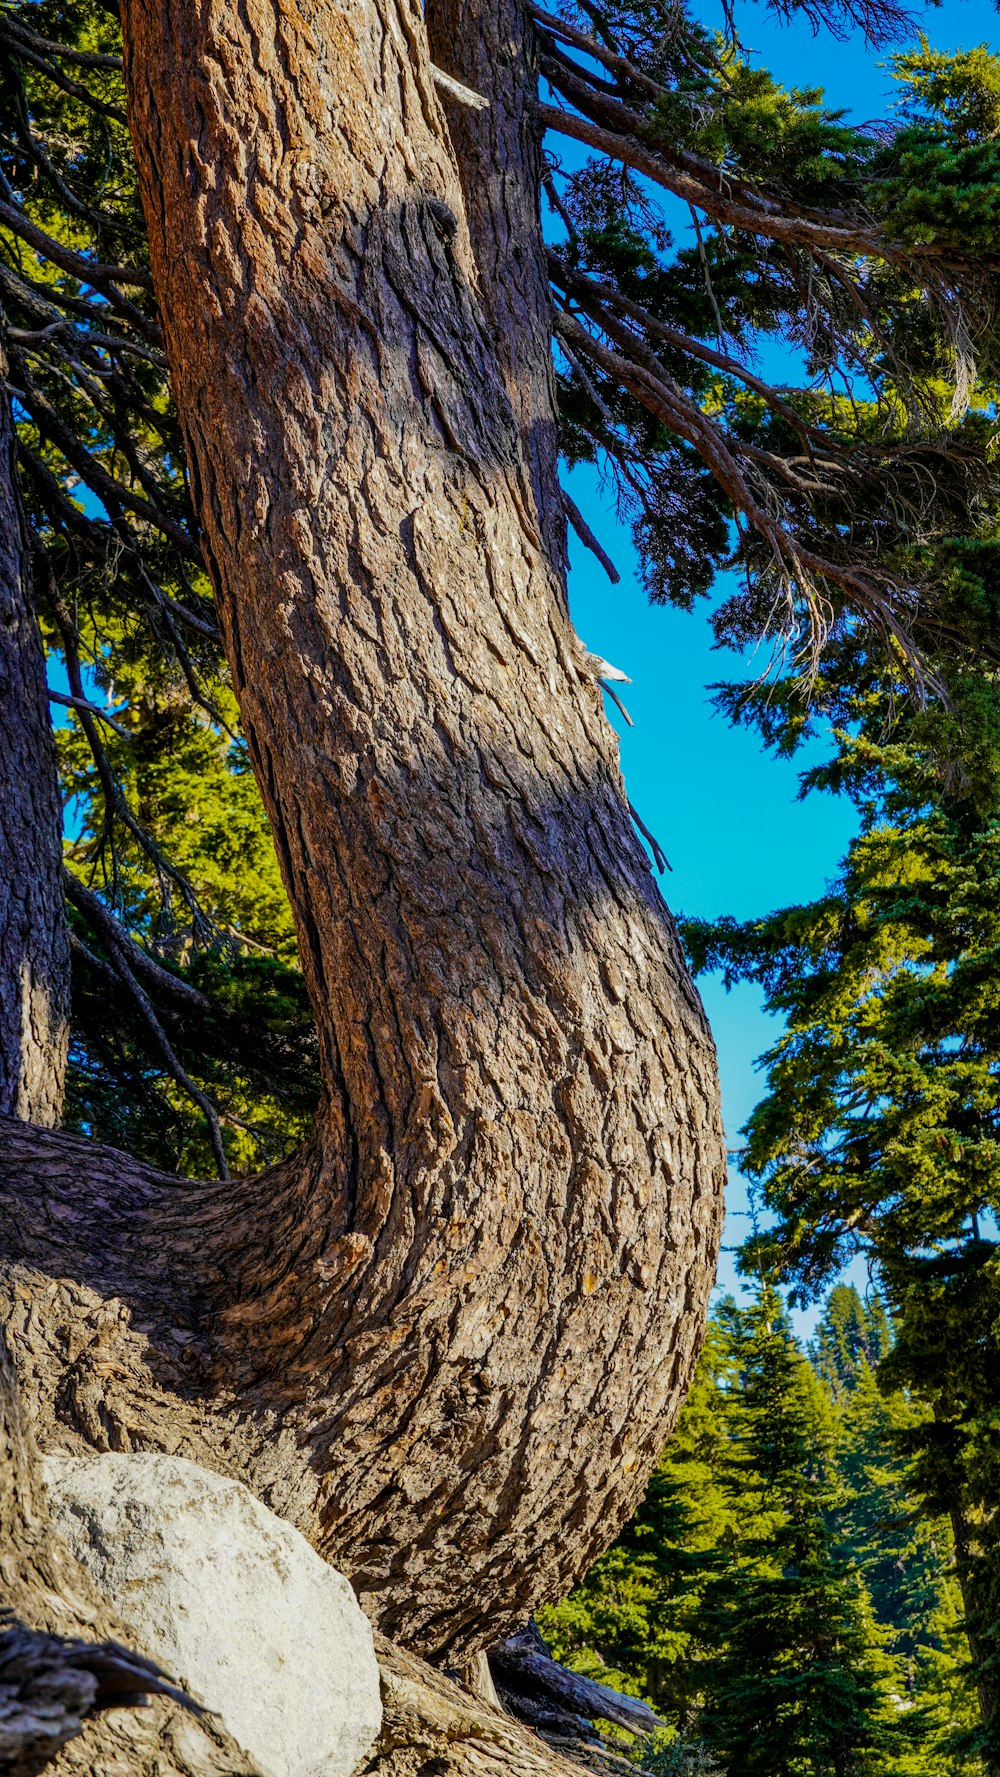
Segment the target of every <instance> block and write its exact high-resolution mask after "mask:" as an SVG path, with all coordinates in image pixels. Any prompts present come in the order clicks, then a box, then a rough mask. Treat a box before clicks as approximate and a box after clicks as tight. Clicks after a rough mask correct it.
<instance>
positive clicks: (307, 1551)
mask: <svg viewBox="0 0 1000 1777" xmlns="http://www.w3.org/2000/svg"><path fill="white" fill-rule="evenodd" d="M43 1473H44V1476H45V1483H46V1487H47V1489H48V1494H49V1501H50V1504H51V1507H52V1512H53V1515H54V1517H55V1520H56V1523H57V1525H58V1528H59V1531H60V1533H61V1535H62V1537H63V1538H64V1540H65V1541H66V1542H67V1543H68V1544H69V1546H70V1548H71V1549H72V1551H73V1553H74V1554H75V1555H76V1556H77V1558H78V1559H79V1560H80V1561H81V1562H83V1564H84V1566H85V1567H88V1568H89V1569H90V1572H91V1573H92V1574H93V1576H94V1578H95V1580H96V1581H97V1584H98V1586H99V1587H100V1588H101V1590H102V1592H104V1594H105V1595H106V1597H108V1598H109V1599H110V1600H111V1602H112V1603H113V1604H114V1606H115V1608H116V1610H117V1611H118V1614H119V1616H120V1617H121V1618H122V1621H123V1622H124V1623H125V1624H126V1625H127V1627H128V1629H129V1630H130V1632H131V1633H132V1635H133V1636H134V1638H135V1641H136V1644H137V1646H139V1647H140V1648H142V1649H143V1651H144V1652H146V1653H147V1654H150V1655H151V1656H152V1657H153V1659H155V1660H158V1661H159V1662H160V1663H161V1665H162V1666H164V1668H165V1669H166V1670H167V1671H168V1672H169V1673H170V1674H171V1676H172V1677H173V1678H174V1679H176V1680H177V1681H178V1682H179V1683H181V1684H183V1685H184V1687H185V1688H186V1689H187V1690H189V1691H190V1692H191V1693H192V1695H193V1696H195V1697H196V1698H198V1699H199V1701H201V1702H203V1703H204V1704H205V1707H206V1708H207V1709H210V1710H212V1711H214V1712H215V1713H216V1714H217V1715H219V1716H221V1717H222V1720H223V1721H224V1723H225V1725H226V1727H227V1728H228V1729H229V1732H230V1733H231V1734H232V1735H233V1736H234V1738H235V1739H236V1740H238V1741H239V1743H240V1745H241V1746H242V1747H243V1748H244V1750H245V1751H246V1752H248V1753H249V1754H250V1755H251V1757H252V1758H253V1759H254V1761H255V1762H256V1764H257V1765H258V1766H259V1767H260V1769H261V1771H262V1772H264V1773H266V1774H267V1777H350V1772H351V1771H352V1770H353V1769H354V1767H355V1766H356V1765H357V1764H358V1763H359V1762H360V1760H361V1759H362V1758H363V1757H364V1756H365V1754H366V1753H367V1752H368V1751H369V1749H370V1748H371V1746H372V1745H373V1743H374V1741H375V1739H376V1737H377V1735H378V1732H379V1728H380V1726H381V1715H382V1708H381V1700H380V1693H379V1675H378V1666H377V1664H376V1661H375V1650H374V1646H373V1643H372V1632H371V1626H370V1624H369V1623H368V1620H367V1618H366V1617H365V1616H364V1614H363V1612H362V1610H361V1608H360V1606H359V1604H358V1602H357V1599H356V1598H355V1596H354V1593H353V1591H352V1590H351V1587H350V1585H349V1584H348V1582H347V1580H345V1579H344V1577H343V1575H342V1574H339V1573H337V1572H336V1571H335V1570H334V1568H332V1567H330V1566H329V1565H328V1564H327V1563H326V1562H325V1561H324V1560H323V1559H322V1558H321V1556H319V1555H317V1554H316V1551H315V1550H314V1549H313V1548H311V1547H310V1545H309V1544H308V1543H307V1542H306V1539H305V1537H304V1536H301V1535H300V1533H299V1532H298V1531H297V1530H295V1529H294V1528H293V1526H292V1525H291V1524H288V1523H286V1522H285V1520H284V1519H283V1518H278V1517H276V1516H275V1514H274V1513H273V1512H271V1511H269V1510H268V1509H267V1507H266V1506H264V1505H262V1504H261V1502H260V1500H258V1499H256V1498H255V1497H254V1495H253V1494H252V1493H250V1492H249V1491H248V1489H247V1488H246V1487H243V1486H241V1485H240V1483H239V1482H238V1481H230V1480H226V1479H225V1478H224V1477H223V1476H221V1475H216V1474H213V1473H211V1471H209V1470H208V1469H203V1468H199V1467H198V1466H197V1465H196V1464H195V1463H193V1462H187V1461H186V1460H184V1459H183V1458H182V1457H177V1456H158V1455H152V1454H146V1453H136V1454H133V1455H106V1456H87V1457H82V1458H77V1457H63V1456H60V1457H56V1456H49V1457H46V1458H45V1459H44V1462H43Z"/></svg>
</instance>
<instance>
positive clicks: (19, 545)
mask: <svg viewBox="0 0 1000 1777" xmlns="http://www.w3.org/2000/svg"><path fill="white" fill-rule="evenodd" d="M6 375H7V356H6V352H5V351H4V347H3V338H2V334H0V958H2V966H0V1116H7V1117H11V1116H13V1117H24V1118H26V1119H28V1121H30V1122H32V1123H46V1124H51V1123H58V1121H59V1116H60V1112H61V1110H62V1092H63V1077H64V1074H65V1070H66V1046H67V1033H68V1029H69V947H68V944H67V939H66V925H65V920H64V917H63V895H62V842H61V836H60V830H61V826H62V814H61V809H60V806H59V790H58V785H57V782H56V762H55V752H54V749H53V745H52V732H51V729H50V726H49V706H48V699H47V696H46V687H45V663H44V660H43V658H42V647H41V639H40V637H39V634H38V625H37V623H36V621H35V615H34V612H33V610H32V608H31V598H30V587H31V570H30V566H29V561H28V546H27V538H26V535H25V528H24V522H23V518H22V513H21V507H20V502H19V500H18V496H17V479H16V476H15V472H14V463H15V457H16V448H17V447H16V440H15V436H14V426H13V422H12V419H11V412H10V401H9V399H8V396H7V389H6V382H5V379H6Z"/></svg>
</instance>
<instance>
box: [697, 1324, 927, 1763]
mask: <svg viewBox="0 0 1000 1777" xmlns="http://www.w3.org/2000/svg"><path fill="white" fill-rule="evenodd" d="M730 1317H731V1319H732V1320H733V1322H734V1355H735V1358H736V1363H737V1366H738V1387H737V1388H736V1389H735V1390H734V1395H733V1399H732V1402H731V1404H730V1442H729V1444H728V1463H727V1471H728V1473H727V1479H728V1485H729V1489H730V1493H731V1497H732V1498H733V1501H734V1505H735V1504H737V1502H738V1520H737V1527H736V1536H735V1538H734V1540H733V1543H732V1545H731V1546H730V1547H729V1548H726V1549H724V1550H723V1551H722V1552H721V1559H720V1560H719V1562H718V1569H717V1572H716V1575H715V1577H714V1579H713V1580H712V1583H711V1584H710V1586H709V1587H708V1589H707V1591H706V1595H705V1600H704V1612H705V1622H706V1625H707V1628H708V1632H709V1634H710V1636H711V1639H712V1641H713V1643H714V1645H715V1649H716V1650H717V1651H716V1652H715V1657H714V1659H713V1661H712V1665H711V1673H710V1683H709V1689H708V1691H707V1695H706V1700H705V1706H704V1709H703V1712H702V1716H701V1723H700V1728H701V1732H702V1734H703V1735H704V1737H705V1739H706V1740H707V1742H708V1744H709V1746H713V1747H716V1748H717V1749H718V1751H719V1753H720V1755H721V1757H722V1760H723V1762H724V1764H725V1766H726V1768H727V1770H728V1771H729V1773H730V1777H800V1774H801V1777H806V1774H809V1777H813V1774H815V1777H821V1774H825V1773H827V1772H834V1773H837V1774H838V1777H839V1774H843V1777H848V1774H849V1773H850V1774H853V1773H857V1774H858V1777H862V1774H866V1773H869V1772H871V1773H873V1774H874V1773H876V1772H882V1771H884V1770H885V1768H886V1764H887V1762H888V1759H889V1757H890V1755H891V1753H892V1751H893V1750H894V1748H895V1746H896V1744H897V1742H898V1739H899V1734H898V1728H897V1722H896V1711H895V1709H894V1707H893V1699H892V1695H891V1680H892V1676H893V1667H892V1662H891V1661H890V1660H889V1658H888V1657H887V1655H886V1654H885V1652H884V1651H883V1647H882V1638H881V1637H880V1635H879V1633H878V1631H877V1629H876V1627H875V1624H874V1620H873V1616H872V1612H871V1606H870V1603H869V1600H868V1598H867V1595H866V1592H865V1588H864V1585H863V1582H862V1580H861V1578H860V1576H859V1574H858V1573H857V1571H856V1570H855V1569H854V1568H853V1567H852V1566H851V1565H850V1564H849V1563H848V1562H847V1561H846V1560H845V1559H844V1557H843V1555H842V1554H841V1553H840V1552H839V1550H838V1549H837V1547H836V1543H835V1537H834V1530H833V1520H834V1517H835V1514H836V1511H837V1508H838V1506H839V1505H840V1504H841V1502H842V1497H843V1495H842V1487H841V1482H840V1477H839V1475H838V1472H837V1466H836V1427H835V1419H834V1416H833V1413H832V1411H831V1406H830V1401H829V1397H828V1396H827V1394H826V1392H825V1390H824V1389H823V1387H822V1385H821V1383H820V1382H819V1380H818V1379H817V1378H816V1376H815V1374H814V1372H813V1371H812V1369H811V1368H810V1366H809V1365H808V1363H807V1362H806V1360H805V1359H804V1358H803V1357H802V1355H801V1354H800V1353H799V1352H798V1351H797V1350H796V1348H795V1346H794V1344H793V1342H792V1340H791V1338H790V1337H789V1334H788V1331H787V1328H786V1327H785V1325H784V1324H783V1319H782V1314H781V1308H780V1304H779V1302H778V1299H777V1297H776V1296H775V1295H774V1293H773V1292H772V1291H770V1290H767V1289H765V1290H763V1291H762V1292H761V1295H760V1297H759V1299H758V1301H757V1302H756V1303H755V1304H754V1305H753V1306H752V1307H751V1308H750V1309H748V1310H745V1311H743V1312H742V1313H741V1312H733V1311H732V1310H731V1311H730Z"/></svg>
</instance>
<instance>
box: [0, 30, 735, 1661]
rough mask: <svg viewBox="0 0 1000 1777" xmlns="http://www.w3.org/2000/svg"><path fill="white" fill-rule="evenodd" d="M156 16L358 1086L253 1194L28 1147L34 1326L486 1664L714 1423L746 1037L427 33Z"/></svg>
mask: <svg viewBox="0 0 1000 1777" xmlns="http://www.w3.org/2000/svg"><path fill="white" fill-rule="evenodd" d="M123 13H124V26H125V34H126V70H127V80H128V85H129V91H130V108H131V121H132V127H133V132H134V136H135V141H136V147H137V153H138V158H139V166H140V176H141V181H142V188H143V194H144V202H145V207H146V213H147V220H148V224H149V229H150V242H151V252H152V263H153V269H154V276H155V280H156V285H157V290H158V295H159V299H160V305H161V310H162V314H163V324H164V334H165V339H166V344H167V350H168V354H169V357H170V362H171V369H172V374H173V378H174V382H175V388H176V393H177V398H178V403H179V408H180V412H181V416H182V421H183V424H184V427H185V433H186V439H187V445H188V451H189V458H190V466H191V475H192V485H193V490H194V495H195V500H196V505H197V509H198V512H199V516H200V519H201V522H202V525H203V531H204V540H205V554H206V560H207V562H208V565H209V568H210V571H211V573H212V576H213V580H214V584H215V590H216V597H217V602H218V608H219V612H220V618H221V622H222V625H223V630H224V634H225V638H226V646H227V652H228V655H229V660H230V664H231V668H232V673H233V680H234V684H235V687H236V690H237V694H238V696H239V699H240V706H241V711H242V715H243V721H244V724H245V728H246V732H247V736H248V743H249V747H250V753H251V758H252V761H253V765H254V769H255V772H256V774H257V777H258V781H259V783H260V785H261V789H262V792H263V795H264V798H265V802H266V805H267V808H268V813H269V815H270V818H271V822H272V825H273V829H274V834H275V839H276V843H277V848H278V854H279V857H280V859H281V863H282V868H283V872H284V877H285V882H286V886H287V889H288V893H289V896H290V898H291V903H292V906H293V908H294V911H295V915H296V919H297V921H298V928H299V935H300V943H301V952H302V959H303V967H304V970H305V973H306V978H307V981H308V985H309V989H310V993H311V996H312V1001H313V1005H314V1008H315V1012H316V1018H317V1023H318V1028H319V1037H320V1048H321V1056H322V1064H323V1074H324V1083H325V1094H324V1102H323V1105H322V1107H321V1110H320V1113H319V1116H318V1120H317V1126H316V1131H315V1135H314V1138H313V1140H312V1142H311V1143H310V1145H309V1146H308V1148H307V1149H306V1150H305V1151H304V1152H303V1153H302V1154H300V1155H297V1156H295V1157H294V1158H293V1159H292V1160H290V1161H288V1162H286V1163H283V1164H282V1165H281V1166H279V1167H276V1168H273V1169H271V1170H270V1171H269V1172H267V1173H265V1174H262V1175H261V1176H260V1177H259V1178H257V1179H254V1180H249V1181H242V1182H238V1183H235V1184H231V1183H225V1184H212V1185H195V1184H192V1183H190V1182H188V1181H178V1180H173V1179H169V1178H166V1177H164V1176H163V1175H159V1174H155V1173H153V1172H152V1171H150V1170H149V1169H148V1168H145V1167H142V1166H140V1165H137V1164H136V1163H135V1162H133V1161H131V1160H129V1159H128V1158H127V1157H125V1156H123V1155H117V1154H114V1153H111V1152H109V1151H107V1150H99V1149H95V1148H94V1147H92V1146H91V1145H90V1144H88V1143H85V1142H82V1141H78V1140H75V1139H74V1138H69V1137H65V1136H63V1137H57V1136H46V1135H45V1134H44V1133H43V1132H40V1131H38V1130H28V1129H26V1128H24V1127H23V1126H20V1127H19V1126H18V1125H16V1124H9V1125H7V1128H6V1131H5V1135H4V1141H3V1151H2V1154H0V1216H2V1217H4V1218H5V1232H4V1235H3V1242H4V1250H5V1252H6V1256H7V1260H8V1263H7V1265H6V1267H5V1271H4V1276H3V1278H2V1279H0V1282H3V1285H4V1290H5V1296H6V1303H5V1306H6V1314H7V1318H8V1324H9V1325H10V1327H11V1331H12V1342H13V1343H14V1344H15V1345H16V1349H17V1352H18V1358H19V1363H20V1366H21V1369H22V1374H23V1375H24V1377H25V1379H26V1398H27V1399H28V1401H29V1403H30V1405H31V1409H32V1411H33V1413H34V1414H35V1415H36V1417H37V1421H38V1428H39V1434H40V1436H41V1437H42V1438H44V1439H45V1440H46V1441H48V1442H51V1443H55V1444H61V1445H62V1446H63V1447H70V1448H73V1447H74V1444H77V1445H78V1444H79V1442H81V1441H84V1442H86V1443H89V1444H91V1445H96V1446H97V1447H110V1448H125V1449H128V1448H131V1447H136V1446H142V1447H147V1448H162V1449H173V1450H179V1451H181V1452H182V1453H183V1454H186V1455H190V1456H193V1457H194V1458H195V1459H196V1460H199V1461H203V1462H207V1463H208V1464H210V1465H212V1466H215V1467H217V1468H220V1469H223V1470H226V1471H227V1472H231V1473H233V1474H236V1475H238V1476H239V1477H240V1478H242V1479H244V1480H246V1481H247V1482H248V1483H249V1484H250V1485H251V1487H253V1488H254V1489H255V1491H257V1492H258V1493H259V1494H261V1495H262V1496H263V1497H264V1498H266V1499H267V1500H268V1501H269V1503H271V1504H272V1506H274V1508H275V1509H276V1510H278V1511H279V1512H281V1513H282V1514H283V1515H285V1516H286V1517H288V1518H290V1519H291V1520H292V1521H293V1522H296V1523H297V1524H299V1526H300V1528H302V1529H303V1530H304V1531H305V1532H306V1534H307V1535H309V1536H310V1538H311V1539H312V1540H313V1542H314V1543H315V1544H316V1546H317V1547H318V1548H319V1549H320V1550H321V1551H322V1552H323V1553H324V1554H327V1555H328V1556H329V1557H330V1558H331V1560H333V1561H334V1562H335V1563H336V1565H338V1566H339V1567H341V1568H342V1569H343V1570H344V1571H345V1572H347V1573H348V1575H349V1576H350V1577H351V1578H352V1580H353V1581H354V1583H355V1585H356V1587H357V1588H358V1591H359V1594H360V1596H361V1598H362V1602H363V1603H364V1604H365V1606H366V1608H367V1609H368V1610H369V1613H370V1614H371V1615H372V1617H373V1618H374V1620H375V1621H376V1622H377V1623H378V1624H379V1625H380V1626H381V1627H382V1628H383V1629H384V1630H386V1631H387V1632H388V1633H390V1634H393V1635H394V1636H396V1637H397V1638H399V1639H402V1640H404V1641H405V1642H406V1643H407V1645H409V1646H411V1647H415V1648H418V1649H421V1650H424V1651H426V1652H428V1653H431V1654H434V1655H436V1656H441V1655H445V1654H446V1655H447V1656H448V1658H449V1659H451V1660H453V1661H456V1662H457V1661H459V1660H461V1659H463V1658H466V1657H468V1656H469V1655H471V1654H473V1653H475V1652H476V1651H477V1650H478V1649H480V1648H482V1647H483V1646H484V1645H486V1644H488V1643H489V1642H492V1641H494V1640H497V1639H499V1638H501V1637H502V1636H503V1635H504V1634H505V1633H507V1632H508V1631H509V1630H510V1629H512V1628H513V1627H515V1626H516V1625H517V1624H518V1623H519V1622H521V1621H523V1619H524V1618H525V1617H526V1616H527V1615H528V1614H529V1613H530V1611H531V1610H532V1608H533V1607H534V1606H535V1605H536V1604H538V1603H539V1602H541V1601H543V1600H546V1599H551V1598H554V1597H556V1596H559V1595H561V1594H562V1593H564V1592H565V1590H566V1589H567V1588H568V1587H569V1585H570V1584H571V1583H572V1581H573V1580H574V1579H575V1578H576V1577H577V1575H578V1574H579V1573H580V1572H581V1571H582V1570H583V1569H584V1568H585V1567H586V1566H587V1565H588V1564H589V1562H590V1561H591V1560H592V1559H593V1557H594V1556H595V1555H596V1554H597V1553H598V1551H599V1550H600V1549H602V1548H603V1547H605V1546H606V1545H607V1543H608V1542H609V1541H610V1540H611V1539H612V1538H613V1536H614V1535H615V1534H616V1532H617V1530H618V1528H619V1527H620V1525H621V1523H622V1522H623V1520H624V1519H625V1517H626V1516H627V1515H628V1513H629V1512H630V1511H631V1509H632V1508H633V1506H634V1504H635V1503H636V1500H637V1498H638V1496H639V1494H640V1492H641V1490H642V1488H643V1486H644V1484H645V1481H646V1478H647V1476H648V1473H649V1471H650V1469H651V1468H652V1466H653V1463H654V1462H655V1460H656V1458H657V1456H658V1454H659V1451H660V1449H661V1447H662V1443H663V1441H664V1439H665V1437H666V1435H667V1433H668V1431H669V1429H670V1425H671V1422H672V1419H673V1416H674V1414H675V1412H676V1410H677V1407H678V1405H679V1403H680V1401H681V1399H682V1398H683V1393H684V1389H685V1387H686V1383H687V1380H688V1377H689V1374H690V1370H691V1367H692V1365H693V1362H694V1359H695V1356H696V1354H697V1350H698V1346H699V1343H700V1338H701V1330H702V1324H703V1318H704V1310H705V1303H706V1298H707V1293H708V1290H709V1287H710V1284H711V1281H712V1277H713V1273H714V1264H715V1256H716V1250H717V1242H718V1233H719V1223H720V1213H721V1203H722V1185H723V1150H722V1141H721V1130H720V1123H719V1112H718V1097H717V1083H716V1072H715V1060H714V1052H713V1047H712V1043H711V1038H710V1034H709V1032H708V1029H707V1026H706V1023H705V1019H704V1015H703V1013H702V1010H701V1006H700V1003H699V1001H698V998H697V995H696V993H695V991H694V989H693V986H692V984H691V982H690V979H689V976H688V974H687V971H686V967H685V964H684V961H683V958H682V955H681V952H680V949H679V946H678V943H677V939H676V935H675V932H674V928H673V925H672V923H671V920H670V917H669V914H668V913H667V910H666V908H665V907H664V905H663V903H662V901H661V900H660V898H659V894H658V892H657V890H656V888H655V886H654V884H653V882H652V879H651V876H650V872H649V868H648V865H647V863H646V860H645V857H644V854H643V853H642V851H641V849H640V847H639V844H638V841H637V840H636V838H635V835H634V833H633V830H632V826H631V822H630V819H629V815H628V809H627V804H626V801H625V798H624V794H623V787H622V783H621V778H620V773H619V769H618V764H617V754H616V740H615V737H614V735H613V733H612V731H611V729H610V727H609V725H608V724H607V722H606V721H605V719H604V716H603V712H602V709H601V707H600V701H599V693H598V691H597V689H596V686H595V684H594V682H593V679H592V678H591V677H590V675H589V672H588V670H587V668H586V665H585V653H584V650H583V649H582V648H581V645H580V644H579V642H578V640H577V638H576V636H575V634H574V632H573V630H572V626H571V624H570V622H569V619H568V615H567V611H566V603H565V587H564V581H563V569H562V535H561V529H558V534H554V533H553V534H548V533H547V531H546V529H545V524H544V513H545V508H546V500H547V496H546V494H545V486H546V482H545V476H544V475H542V473H541V469H539V468H537V465H533V463H532V461H531V458H530V450H529V447H528V445H527V444H526V443H525V432H526V422H525V414H526V413H527V414H530V412H531V410H532V404H533V402H536V401H538V400H540V399H541V397H539V394H538V392H539V391H542V397H543V396H544V384H545V377H546V376H547V375H548V374H549V373H548V372H547V371H545V372H544V374H543V369H542V367H541V366H539V365H538V364H537V363H536V364H535V365H534V366H533V367H531V368H530V374H526V382H525V387H528V388H530V389H531V390H533V391H535V393H534V394H532V395H531V396H530V398H529V399H527V400H526V402H525V403H524V404H522V405H521V406H520V407H519V408H518V410H517V411H515V408H514V406H512V399H511V386H510V364H511V353H510V349H509V348H508V347H507V346H505V345H504V343H503V341H502V340H500V339H499V338H498V334H497V327H496V324H495V321H491V318H490V314H489V311H488V308H487V307H484V304H483V301H482V300H481V294H480V293H481V290H482V288H483V286H484V284H485V281H486V280H485V277H484V274H483V271H482V268H481V267H479V266H477V262H476V256H475V252H474V250H473V242H472V238H471V236H470V228H469V224H468V220H467V216H466V208H465V200H464V197H463V191H462V187H461V182H460V179H459V177H458V172H457V168H456V163H455V156H454V153H453V150H452V146H451V142H450V138H449V133H448V129H447V125H446V122H445V119H444V116H443V112H442V109H441V106H440V104H439V102H438V99H437V98H436V96H435V87H434V83H433V77H432V72H431V66H430V61H429V57H428V49H427V42H426V34H425V27H424V22H423V17H422V13H421V11H420V9H419V6H417V5H416V4H410V3H409V0H378V3H377V4H373V5H371V6H370V7H368V8H366V9H361V8H359V7H357V6H355V5H353V4H351V5H348V6H345V7H344V8H343V9H340V8H338V7H337V6H335V5H333V4H328V3H327V0H304V3H303V4H302V5H301V6H300V7H285V6H281V7H276V6H275V7H272V6H268V5H265V4H262V0H251V4H250V5H249V6H237V5H236V4H235V3H234V0H205V3H204V4H200V5H198V6H196V5H195V4H194V3H193V0H169V3H168V0H153V4H150V5H149V6H140V5H139V4H137V0H128V3H126V5H125V6H124V8H123ZM493 96H494V102H495V103H501V102H505V101H503V95H502V92H501V93H500V95H499V97H498V96H497V95H493ZM515 134H516V132H515ZM508 137H509V139H513V137H512V136H511V135H510V132H508ZM534 226H535V227H536V229H537V214H536V215H535V216H534ZM536 246H537V243H536ZM510 336H511V338H513V331H511V335H510ZM529 345H530V341H529ZM545 350H546V352H547V350H548V345H547V341H546V343H545ZM515 393H516V391H515ZM541 405H542V406H544V400H543V399H541ZM527 431H528V432H529V433H531V426H530V423H528V424H527ZM533 436H535V437H536V438H537V437H539V436H540V434H538V433H535V434H533ZM547 450H548V447H546V450H545V451H542V450H540V452H539V456H538V463H542V464H544V463H545V462H547V461H548V460H549V458H548V456H547V455H546V451H547ZM546 473H547V471H546ZM560 525H561V519H560Z"/></svg>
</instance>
